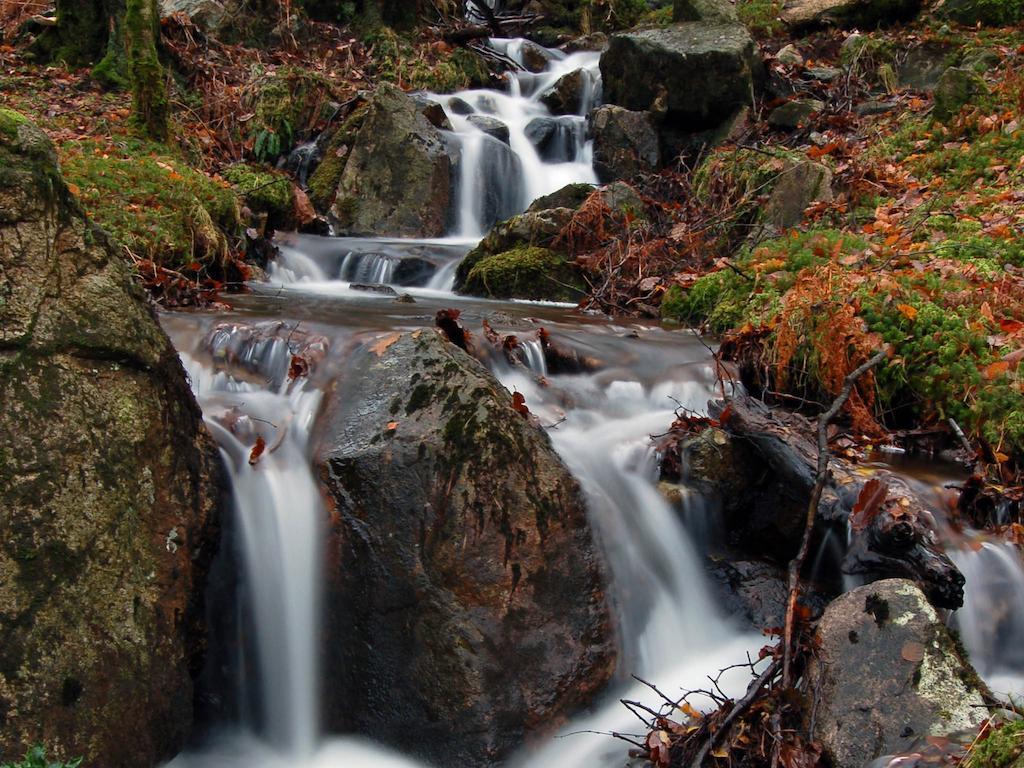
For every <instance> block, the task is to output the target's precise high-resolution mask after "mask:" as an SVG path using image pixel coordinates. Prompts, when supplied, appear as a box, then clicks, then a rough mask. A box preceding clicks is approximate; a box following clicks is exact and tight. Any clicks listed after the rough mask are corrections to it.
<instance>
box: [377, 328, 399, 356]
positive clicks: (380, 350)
mask: <svg viewBox="0 0 1024 768" xmlns="http://www.w3.org/2000/svg"><path fill="white" fill-rule="evenodd" d="M400 338H402V334H400V333H392V334H389V335H388V336H385V337H384V338H382V339H378V340H377V341H376V342H374V344H373V346H372V347H370V351H371V352H373V354H375V355H376V356H377V357H380V356H381V355H383V354H384V351H385V350H386V349H387V348H388V347H390V346H391V345H392V344H394V343H395V342H396V341H398V340H399V339H400Z"/></svg>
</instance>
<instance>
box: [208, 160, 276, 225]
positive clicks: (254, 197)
mask: <svg viewBox="0 0 1024 768" xmlns="http://www.w3.org/2000/svg"><path fill="white" fill-rule="evenodd" d="M221 175H222V176H223V177H224V178H225V179H227V180H228V181H229V182H231V186H232V187H233V188H234V190H235V193H236V194H237V195H238V196H239V197H241V198H242V199H243V200H245V204H246V205H247V206H249V208H250V209H251V210H253V211H254V212H256V213H266V214H267V215H268V217H269V220H270V224H271V226H274V227H276V226H279V225H282V224H283V223H285V222H287V221H288V220H289V219H290V218H291V216H292V207H293V204H294V200H293V198H292V183H291V179H289V178H288V176H287V175H286V174H284V173H281V172H279V171H271V170H268V169H265V168H259V167H257V166H254V165H246V164H244V163H242V164H239V165H232V166H230V167H229V168H226V169H225V170H224V171H222V173H221Z"/></svg>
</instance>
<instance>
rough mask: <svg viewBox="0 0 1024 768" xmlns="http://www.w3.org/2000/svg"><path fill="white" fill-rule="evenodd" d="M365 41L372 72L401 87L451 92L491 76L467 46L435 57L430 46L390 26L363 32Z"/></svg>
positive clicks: (477, 83)
mask: <svg viewBox="0 0 1024 768" xmlns="http://www.w3.org/2000/svg"><path fill="white" fill-rule="evenodd" d="M365 42H366V44H367V45H370V46H372V47H373V57H372V58H371V69H372V71H373V74H375V75H376V77H377V78H378V79H379V80H382V81H384V82H389V83H394V84H395V85H398V86H399V87H401V88H406V89H409V90H414V91H432V92H434V93H450V92H452V91H458V90H462V89H464V88H472V87H479V86H483V85H486V84H487V83H488V81H489V79H490V71H489V70H488V68H487V65H486V64H485V63H484V61H483V59H481V58H480V57H479V56H478V55H477V54H475V53H473V52H472V51H470V50H469V49H467V48H456V49H455V50H453V51H452V52H451V53H449V54H447V55H442V56H440V57H438V55H437V53H436V50H435V49H433V48H432V47H431V46H429V45H426V44H423V43H416V42H414V41H412V40H410V39H408V38H406V37H403V36H402V35H399V34H398V33H396V32H395V31H394V30H393V29H390V28H389V27H380V28H379V29H376V30H375V31H373V32H372V33H370V34H368V35H366V37H365Z"/></svg>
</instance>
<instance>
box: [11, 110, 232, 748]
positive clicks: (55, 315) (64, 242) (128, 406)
mask: <svg viewBox="0 0 1024 768" xmlns="http://www.w3.org/2000/svg"><path fill="white" fill-rule="evenodd" d="M12 126H14V127H13V129H12ZM0 401H2V402H3V404H4V406H3V408H2V409H0V508H2V509H3V510H4V513H3V515H2V516H0V574H3V578H0V635H2V636H3V638H4V641H3V644H2V647H0V744H2V745H3V749H4V757H7V756H11V757H15V756H18V755H20V754H22V753H23V752H24V751H25V750H26V749H28V748H29V747H30V746H32V745H34V744H46V745H47V746H48V747H49V756H50V758H51V759H58V760H59V759H71V758H74V757H78V756H81V757H84V758H85V763H86V764H88V765H104V766H129V765H130V766H140V767H142V768H145V767H148V766H155V765H157V764H160V763H162V762H163V761H165V760H167V759H169V758H170V757H172V756H174V755H175V754H176V753H177V752H178V751H179V750H180V749H181V748H182V747H183V745H184V743H185V739H186V737H187V735H188V733H189V730H190V729H191V727H192V723H193V719H194V718H193V693H194V692H193V679H194V677H195V675H197V674H198V671H199V669H200V666H201V662H202V653H203V647H204V638H203V635H204V623H203V622H204V612H203V607H202V600H203V587H204V580H205V575H206V570H207V568H208V566H209V561H210V558H211V557H212V555H213V552H214V551H215V549H216V547H217V535H216V532H217V524H218V515H219V507H220V488H221V484H220V464H219V459H218V455H217V451H216V448H215V446H214V445H213V442H212V440H211V439H210V438H209V436H208V435H207V433H206V432H205V430H204V429H203V427H202V422H201V418H200V413H199V409H198V407H197V406H196V404H195V401H194V400H193V399H192V395H191V393H190V392H189V389H188V385H187V382H186V379H185V374H184V371H183V370H182V367H181V363H180V362H179V360H178V357H177V355H176V353H175V351H174V349H173V348H172V347H171V345H170V342H169V341H168V340H167V337H166V336H165V335H164V333H163V331H162V330H161V329H160V327H159V325H158V324H157V321H156V318H155V316H154V314H153V312H152V309H151V308H150V306H149V304H148V301H147V299H146V297H145V296H144V295H143V294H142V292H141V289H140V288H139V287H138V286H137V285H136V283H135V281H134V280H133V279H132V277H131V272H130V269H129V267H128V265H127V264H126V263H125V261H124V258H123V257H122V256H121V253H120V251H119V250H118V249H115V248H113V247H112V246H111V245H110V244H109V243H108V240H107V237H106V235H105V234H104V233H103V232H102V231H101V230H99V229H98V228H96V227H95V226H94V225H93V224H91V223H90V222H89V221H87V220H86V218H85V217H84V216H83V214H82V211H81V209H80V208H79V206H78V204H77V203H76V201H75V199H74V198H73V197H72V196H71V194H70V193H69V191H68V189H67V187H66V186H65V185H64V183H63V181H62V179H61V176H60V172H59V170H58V167H57V164H56V153H55V152H54V149H53V147H52V145H50V143H49V141H48V140H47V139H46V136H45V135H44V134H42V132H41V131H39V130H38V129H37V128H35V127H34V126H32V125H31V124H29V123H26V122H23V121H18V120H17V118H14V117H12V116H11V115H10V114H9V113H7V112H0ZM126 734H127V735H128V736H126Z"/></svg>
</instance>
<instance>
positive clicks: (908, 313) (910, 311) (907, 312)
mask: <svg viewBox="0 0 1024 768" xmlns="http://www.w3.org/2000/svg"><path fill="white" fill-rule="evenodd" d="M896 309H898V310H899V311H900V312H901V313H902V315H903V316H904V317H905V318H907V320H913V319H914V318H915V317H917V310H916V309H914V307H912V306H910V305H909V304H897V305H896Z"/></svg>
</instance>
